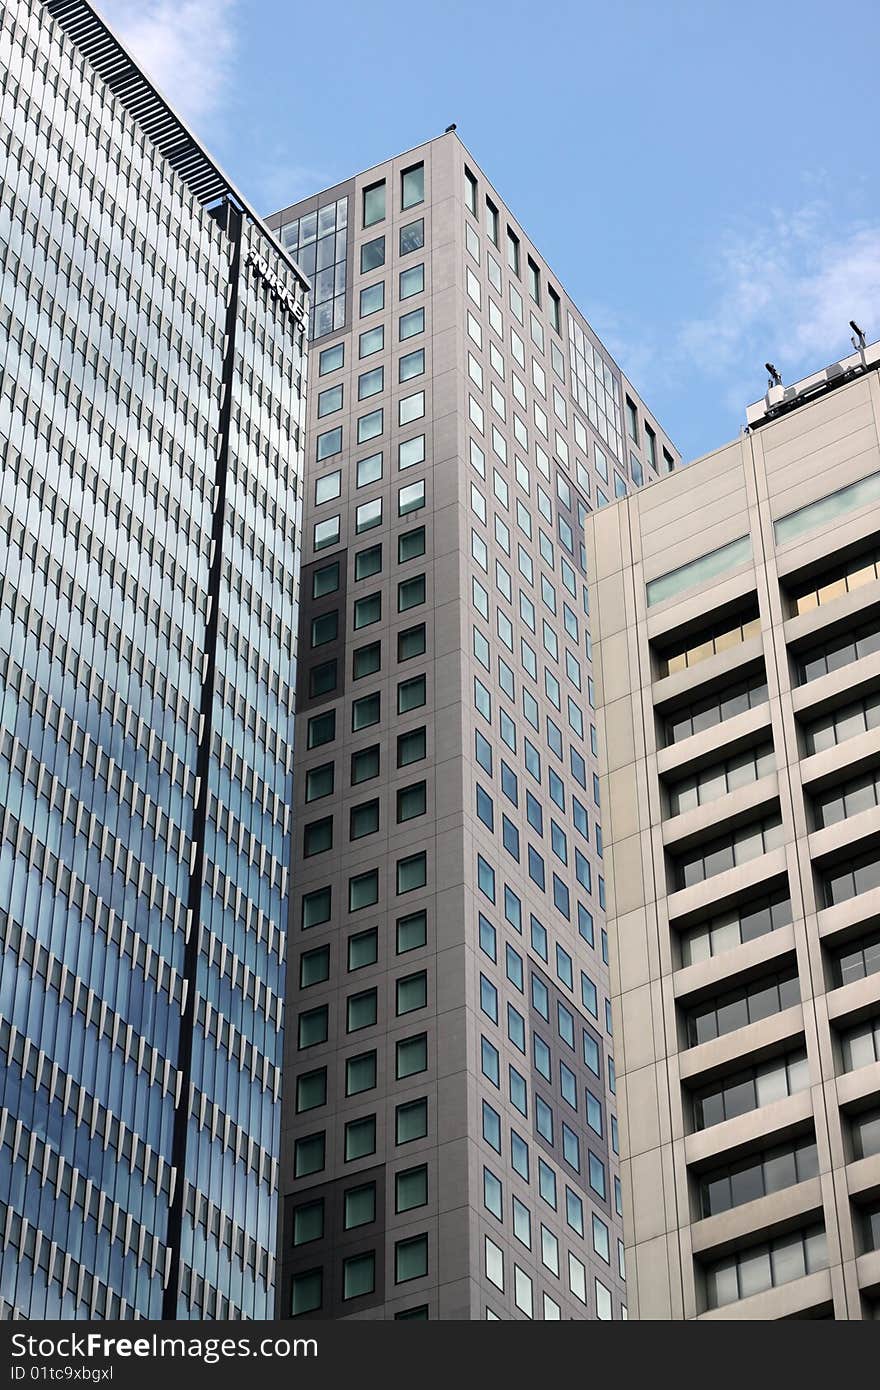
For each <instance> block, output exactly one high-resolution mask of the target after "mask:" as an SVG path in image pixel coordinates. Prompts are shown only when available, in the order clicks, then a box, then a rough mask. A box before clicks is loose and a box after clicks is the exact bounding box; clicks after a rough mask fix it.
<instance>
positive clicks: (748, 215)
mask: <svg viewBox="0 0 880 1390" xmlns="http://www.w3.org/2000/svg"><path fill="white" fill-rule="evenodd" d="M97 3H98V7H99V9H101V10H102V12H103V13H104V14H105V16H106V17H107V19H108V20H109V21H110V23H111V24H113V25H114V26H115V27H116V29H117V31H118V32H120V34H121V35H122V36H123V38H124V39H125V40H126V41H127V42H128V43H129V46H130V47H131V48H132V50H133V51H134V53H135V54H136V56H137V57H139V59H140V60H141V61H142V62H143V64H144V66H145V67H146V68H147V70H148V71H149V72H150V73H151V75H152V76H153V77H154V79H155V80H156V82H157V83H158V84H159V86H160V87H161V88H162V89H163V90H164V91H165V93H166V94H167V95H168V97H169V98H170V99H171V100H172V101H173V102H174V103H175V104H176V105H177V106H178V108H179V109H180V110H181V112H182V113H183V114H184V115H185V116H186V117H187V118H188V120H189V121H190V123H191V125H192V126H193V127H194V129H195V131H196V133H197V134H198V135H200V136H201V137H202V138H203V139H204V141H205V142H206V143H207V144H208V146H209V148H210V149H211V150H212V151H213V152H214V154H215V155H216V157H217V158H218V159H219V161H220V163H221V164H222V165H223V167H224V168H225V169H226V171H227V173H228V174H229V175H230V176H231V177H232V178H233V180H234V181H235V182H236V183H237V184H238V185H239V187H241V188H242V190H243V191H244V192H245V193H246V194H247V195H248V196H249V197H250V198H251V199H252V200H253V201H254V203H255V204H256V206H257V207H258V209H259V210H260V211H263V212H271V211H274V210H275V209H277V208H279V207H282V206H284V205H286V204H287V203H290V202H293V201H295V200H296V199H297V198H300V197H303V196H305V195H306V194H308V193H311V192H314V191H316V190H317V189H319V188H322V187H325V186H327V185H330V184H332V183H335V182H337V181H338V180H340V179H342V178H345V177H347V176H349V175H350V174H352V173H354V172H356V171H357V170H359V169H361V168H366V167H368V166H369V165H371V164H374V163H377V162H378V161H379V160H382V159H386V158H388V157H389V156H391V155H393V154H397V153H398V152H400V151H402V150H404V149H407V148H408V147H409V146H411V145H415V144H418V143H420V142H421V141H423V140H425V139H427V138H429V137H431V136H433V135H437V134H439V133H440V132H441V131H442V130H443V129H444V127H445V126H446V125H448V124H449V123H450V122H451V121H456V122H457V124H458V130H459V134H460V135H461V137H462V139H463V140H464V142H465V144H466V145H467V146H468V147H469V148H470V149H471V151H472V152H473V155H474V158H475V159H476V160H477V161H478V162H479V163H480V165H481V166H482V167H483V169H484V170H485V172H486V174H487V175H488V176H489V177H490V178H491V180H492V182H493V183H494V184H495V185H496V187H497V188H498V191H499V193H500V194H501V195H502V196H503V197H504V199H505V200H506V201H507V203H508V204H509V205H510V207H511V208H512V209H513V211H514V212H515V214H516V216H517V218H518V219H519V221H520V222H521V223H522V225H523V227H524V228H525V229H526V231H527V232H528V233H529V235H530V236H531V237H532V238H533V240H534V241H535V243H536V244H537V246H538V247H539V248H540V249H541V252H542V253H543V255H544V256H545V257H546V258H547V260H548V262H549V263H550V265H551V266H552V267H553V268H554V270H555V272H556V273H557V274H558V276H559V278H560V280H561V281H562V282H563V284H564V285H565V287H566V289H567V290H568V292H569V293H570V294H571V295H572V297H573V298H574V299H575V301H576V302H577V304H578V305H579V306H580V308H581V309H582V310H583V312H584V313H585V314H586V315H587V317H588V318H589V320H590V322H591V323H592V324H593V326H594V327H595V329H596V331H597V332H598V333H599V335H600V336H601V337H602V338H603V339H604V341H605V342H606V343H607V345H608V346H609V348H610V349H611V350H612V352H613V353H614V355H615V357H616V358H617V360H618V361H619V362H620V364H621V366H622V367H623V368H624V370H625V371H627V373H628V374H629V375H630V376H631V377H632V379H633V381H634V382H635V384H636V386H637V388H638V389H639V390H640V391H641V393H642V395H643V396H644V398H645V400H646V401H647V402H648V404H649V406H650V408H651V409H652V410H653V411H654V412H655V414H656V415H657V417H658V419H659V420H660V421H661V423H662V424H663V426H664V427H665V428H666V429H667V430H668V432H669V433H670V434H671V436H672V438H673V439H674V440H675V442H676V444H677V445H678V447H679V448H680V449H681V451H682V453H683V454H684V456H685V458H688V459H692V458H695V457H697V456H699V455H700V454H701V453H705V452H706V451H707V450H709V449H712V448H715V447H716V446H718V445H719V444H722V443H724V442H726V441H727V440H728V439H732V438H733V437H734V436H735V435H736V434H737V433H738V432H739V430H740V428H741V425H742V423H743V421H744V418H745V406H746V404H747V403H748V402H749V401H751V400H754V399H756V398H757V397H759V396H760V395H761V394H762V392H763V390H764V387H765V383H766V373H765V372H764V369H763V363H764V362H765V361H766V360H767V359H768V358H769V359H770V360H771V361H773V362H775V364H776V366H777V367H778V368H779V369H780V371H781V372H782V374H783V377H784V379H785V380H786V381H792V380H795V379H796V378H797V377H798V376H802V375H804V374H805V373H806V372H808V371H812V370H815V369H817V368H818V367H820V366H824V365H825V364H826V363H827V362H830V361H832V360H833V359H834V358H835V357H837V356H838V355H840V354H842V353H843V352H844V351H847V350H850V349H849V329H848V327H847V324H848V320H849V319H850V318H852V317H855V318H856V319H857V320H858V321H859V322H860V323H861V325H862V326H863V327H864V328H865V329H866V331H867V334H868V338H869V340H873V339H876V338H880V193H878V189H880V179H878V174H880V167H878V166H880V143H878V140H877V136H876V127H874V126H873V117H872V108H873V107H874V105H875V84H876V64H877V54H878V52H880V5H878V4H876V3H869V4H867V5H862V6H859V7H858V8H857V10H856V11H851V12H848V13H847V14H846V15H845V17H844V22H842V23H837V22H836V18H835V10H834V8H833V7H829V5H828V3H827V0H800V3H796V2H795V0H762V2H761V3H757V0H654V3H648V0H602V3H599V0H581V3H564V2H563V0H543V3H541V4H539V5H537V4H523V3H521V2H520V0H504V3H502V0H476V2H475V3H473V4H467V3H460V0H451V3H448V2H447V3H439V0H438V2H435V3H432V0H423V3H422V4H421V5H415V4H412V3H406V4H404V3H401V2H400V0H373V3H372V4H368V3H363V2H362V0H361V3H357V0H335V3H332V4H315V3H312V4H308V3H306V4H302V5H300V4H291V3H285V0H97ZM872 127H873V128H872Z"/></svg>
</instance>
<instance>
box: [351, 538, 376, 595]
mask: <svg viewBox="0 0 880 1390" xmlns="http://www.w3.org/2000/svg"><path fill="white" fill-rule="evenodd" d="M381 569H382V546H381V545H371V546H370V547H369V548H368V549H367V550H358V551H357V552H356V554H355V557H354V577H355V579H356V580H359V579H369V577H370V575H372V574H378V573H379V572H380V570H381ZM373 597H374V598H375V597H377V595H375V594H374V595H373ZM378 597H380V598H381V595H379V596H378ZM380 611H381V610H380Z"/></svg>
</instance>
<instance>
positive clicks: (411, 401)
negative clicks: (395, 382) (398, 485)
mask: <svg viewBox="0 0 880 1390" xmlns="http://www.w3.org/2000/svg"><path fill="white" fill-rule="evenodd" d="M424 413H425V393H424V391H416V392H414V393H413V395H411V396H401V398H400V400H399V401H398V402H397V423H398V424H399V425H400V426H404V425H410V424H412V422H413V420H421V418H422V416H423V415H424ZM401 449H402V446H401ZM419 452H420V454H421V458H424V455H425V443H424V438H422V442H421V446H420V449H419ZM402 460H403V455H402V452H401V463H400V467H401V468H403V467H407V466H408V465H405V464H404V463H403V461H402ZM419 462H421V459H419ZM334 495H338V494H334Z"/></svg>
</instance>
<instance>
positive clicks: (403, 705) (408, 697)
mask: <svg viewBox="0 0 880 1390" xmlns="http://www.w3.org/2000/svg"><path fill="white" fill-rule="evenodd" d="M426 701H427V677H426V676H414V677H413V679H412V680H409V681H401V682H400V684H399V685H398V687H397V713H398V714H408V713H409V712H410V710H414V709H421V707H422V705H424V704H425V703H426Z"/></svg>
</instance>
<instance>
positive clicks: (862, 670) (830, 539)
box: [587, 346, 880, 1319]
mask: <svg viewBox="0 0 880 1390" xmlns="http://www.w3.org/2000/svg"><path fill="white" fill-rule="evenodd" d="M878 366H880V347H878V346H875V347H873V348H867V349H864V348H863V349H862V350H860V351H857V352H856V353H855V354H854V355H853V356H852V357H851V358H848V359H846V360H845V361H843V362H842V363H838V364H835V365H834V366H833V367H831V368H829V369H828V370H827V371H824V372H819V373H817V374H816V375H815V376H813V377H810V378H808V379H807V380H805V381H803V382H799V383H797V384H796V385H794V386H792V387H780V386H777V387H771V389H770V390H769V391H768V395H767V397H766V399H765V400H764V401H762V402H759V403H758V404H757V405H755V406H753V407H751V408H750V409H749V412H748V419H749V428H748V432H746V433H744V434H743V436H742V437H741V438H740V439H738V440H737V441H736V442H734V443H732V444H730V445H728V446H727V447H726V448H723V449H719V450H718V451H717V452H715V453H713V454H710V455H708V456H707V457H706V458H703V459H701V460H700V461H698V462H696V463H694V464H692V465H691V466H690V467H688V469H687V470H686V473H685V474H682V475H680V476H676V477H673V478H671V479H667V480H664V481H663V482H662V483H660V484H659V485H657V486H655V487H651V488H648V489H645V491H643V492H641V493H638V494H635V495H633V496H632V497H629V498H627V499H626V501H624V502H622V503H621V504H620V505H619V506H615V507H610V508H608V510H607V511H605V512H603V513H600V514H597V515H596V516H594V517H592V518H590V519H589V521H588V525H587V551H588V554H589V556H590V573H591V593H592V595H593V598H594V600H595V611H596V613H597V620H596V624H595V628H596V630H595V632H594V637H595V639H596V641H595V649H596V653H597V690H598V703H599V705H600V711H599V728H600V738H601V740H602V743H603V746H604V749H605V754H606V759H607V767H606V770H605V771H604V773H603V777H602V804H603V814H604V826H605V834H606V861H608V862H609V874H608V878H609V883H610V886H609V915H610V926H609V931H610V934H611V936H612V950H611V957H612V997H613V1008H614V1016H615V1019H616V1021H617V1026H618V1035H617V1039H616V1060H617V1075H618V1101H619V1105H620V1122H621V1164H622V1169H623V1178H624V1194H625V1199H624V1200H625V1206H626V1211H625V1224H626V1228H627V1252H626V1253H627V1275H628V1293H629V1305H630V1314H631V1315H632V1316H638V1317H640V1318H763V1319H776V1318H790V1317H810V1318H816V1317H834V1318H846V1319H850V1318H856V1319H858V1318H872V1317H875V1316H877V1309H878V1299H880V693H878V692H880V568H878V557H880V376H878V371H877V368H878Z"/></svg>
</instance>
